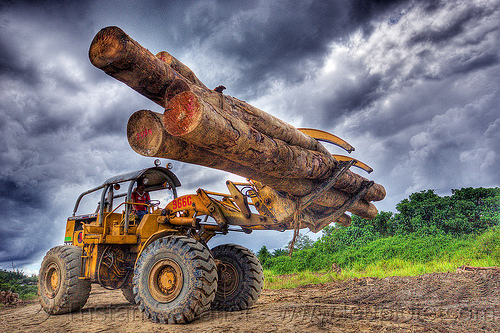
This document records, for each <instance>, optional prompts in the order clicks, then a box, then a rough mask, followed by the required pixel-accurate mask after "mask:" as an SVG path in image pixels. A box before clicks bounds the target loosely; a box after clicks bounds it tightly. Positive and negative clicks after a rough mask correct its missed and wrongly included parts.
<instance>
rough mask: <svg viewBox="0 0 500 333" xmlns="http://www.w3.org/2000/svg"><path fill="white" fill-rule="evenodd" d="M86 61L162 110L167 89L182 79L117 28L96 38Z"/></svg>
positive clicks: (104, 30)
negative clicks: (175, 80)
mask: <svg viewBox="0 0 500 333" xmlns="http://www.w3.org/2000/svg"><path fill="white" fill-rule="evenodd" d="M89 58H90V62H91V63H92V64H93V65H94V66H96V67H97V68H99V69H102V70H103V71H104V72H106V74H108V75H110V76H112V77H114V78H115V79H117V80H119V81H121V82H123V83H125V84H127V85H128V86H129V87H131V88H132V89H134V90H135V91H137V92H138V93H139V94H141V95H143V96H145V97H146V98H148V99H150V100H152V101H153V102H155V103H157V104H158V105H160V106H162V107H165V93H166V91H167V88H168V87H169V86H170V85H171V84H172V82H173V81H174V79H176V78H178V79H183V78H182V77H181V76H180V75H179V74H178V73H177V72H176V71H175V70H173V69H172V68H171V67H170V66H168V65H167V64H165V63H164V62H163V61H161V60H160V59H158V58H157V57H156V56H155V55H154V54H152V53H151V52H149V51H148V50H147V49H145V48H144V47H142V46H141V45H140V44H139V43H137V42H136V41H135V40H133V39H132V38H130V37H129V36H128V35H127V34H126V33H125V32H123V30H121V29H120V28H118V27H107V28H104V29H101V31H99V32H98V33H97V34H96V36H95V37H94V39H93V41H92V44H91V45H90V49H89Z"/></svg>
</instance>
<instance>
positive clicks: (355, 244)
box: [258, 187, 500, 273]
mask: <svg viewBox="0 0 500 333" xmlns="http://www.w3.org/2000/svg"><path fill="white" fill-rule="evenodd" d="M396 210H397V212H396V213H392V212H383V211H381V212H380V213H379V214H378V215H377V216H376V218H375V219H373V220H365V219H362V218H360V217H358V216H355V215H353V216H352V223H351V225H350V226H349V227H343V226H340V225H330V226H327V227H326V228H324V229H323V231H322V235H321V237H320V238H319V239H318V240H317V241H315V242H313V241H312V240H311V239H310V238H309V237H308V236H307V235H305V234H300V235H299V237H298V238H297V240H296V242H295V246H294V249H295V250H294V254H293V255H292V258H289V257H288V253H289V252H288V249H287V248H282V249H276V250H274V251H272V252H271V251H269V250H268V249H267V248H266V247H265V246H264V247H262V248H261V249H260V251H259V252H258V257H259V259H260V260H261V262H262V263H263V266H264V268H267V269H271V270H274V271H276V272H277V273H289V272H294V271H301V270H304V269H311V270H321V269H328V268H329V267H331V265H332V264H333V263H335V264H336V265H339V266H341V267H353V266H356V265H358V266H359V265H361V266H362V265H367V264H369V263H370V262H374V261H376V260H377V256H379V257H380V259H382V258H386V259H391V258H395V257H397V258H403V259H405V260H414V261H425V260H432V259H435V258H438V257H439V256H445V255H446V254H447V253H448V252H450V251H452V252H453V251H457V249H458V248H460V246H465V245H463V244H465V243H466V240H467V239H468V240H472V239H473V238H474V237H476V236H477V235H480V234H482V233H485V232H487V231H488V230H492V229H494V228H495V227H496V229H499V227H498V225H499V221H500V189H499V188H482V187H481V188H471V187H469V188H462V189H459V190H452V194H451V195H450V196H439V195H437V194H436V193H435V192H434V191H433V190H427V191H421V192H417V193H413V194H411V195H410V196H409V197H408V198H407V199H404V200H402V201H401V202H399V203H398V204H397V205H396ZM464 242H465V243H464ZM498 243H500V242H498ZM460 244H462V245H460Z"/></svg>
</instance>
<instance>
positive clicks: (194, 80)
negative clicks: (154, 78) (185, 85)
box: [156, 51, 209, 90]
mask: <svg viewBox="0 0 500 333" xmlns="http://www.w3.org/2000/svg"><path fill="white" fill-rule="evenodd" d="M156 57H157V58H158V59H160V60H161V61H163V62H164V63H166V64H167V65H169V66H170V67H172V69H173V70H174V71H176V72H177V73H179V74H180V75H182V76H183V77H184V78H185V79H187V80H188V81H189V83H191V84H194V85H196V86H198V87H200V88H202V89H206V90H209V89H208V88H207V87H206V86H205V85H204V84H203V82H201V81H200V79H198V77H197V76H196V75H195V74H194V72H193V71H192V70H191V69H190V68H189V67H188V66H186V65H184V64H183V63H182V62H181V61H180V60H179V59H177V58H175V57H174V56H173V55H171V54H170V53H168V52H167V51H161V52H158V53H157V54H156Z"/></svg>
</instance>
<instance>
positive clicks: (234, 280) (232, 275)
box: [216, 262, 240, 297]
mask: <svg viewBox="0 0 500 333" xmlns="http://www.w3.org/2000/svg"><path fill="white" fill-rule="evenodd" d="M217 274H218V275H219V280H218V284H217V292H216V293H217V294H219V295H220V296H222V297H227V296H229V295H231V294H232V293H234V292H235V290H236V288H237V287H238V283H239V280H240V279H239V276H238V271H237V270H236V268H235V267H234V266H233V265H232V264H230V263H228V262H221V263H220V264H219V265H218V266H217Z"/></svg>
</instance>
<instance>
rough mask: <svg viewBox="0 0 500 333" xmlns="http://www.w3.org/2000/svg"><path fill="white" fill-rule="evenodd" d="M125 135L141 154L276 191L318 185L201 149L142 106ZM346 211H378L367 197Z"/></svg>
mask: <svg viewBox="0 0 500 333" xmlns="http://www.w3.org/2000/svg"><path fill="white" fill-rule="evenodd" d="M127 137H128V141H129V144H130V146H131V147H132V149H134V151H136V152H137V153H139V154H141V155H144V156H149V157H161V158H168V159H173V160H177V161H181V162H185V163H191V164H196V165H201V166H206V167H209V168H214V169H218V170H224V171H227V172H231V173H234V174H237V175H240V176H242V177H245V178H250V179H254V180H257V181H259V182H261V183H263V184H265V185H269V186H270V187H272V188H274V189H275V190H277V191H283V192H286V193H289V194H290V195H293V196H297V197H301V196H304V195H306V194H308V193H310V192H311V191H312V190H314V189H315V188H316V187H317V186H318V185H319V183H318V182H316V181H312V180H305V179H287V178H281V177H272V176H269V175H268V174H264V173H262V172H259V171H256V170H254V169H252V168H249V167H247V166H244V165H241V164H239V163H237V162H234V161H231V160H229V159H227V158H226V157H223V156H220V155H217V154H215V153H213V152H210V151H207V150H205V149H201V148H200V147H198V146H196V145H193V144H191V143H188V142H186V141H184V140H182V139H180V138H179V137H174V136H172V135H171V134H169V133H168V132H167V131H166V129H165V125H164V119H163V115H161V114H159V113H156V112H152V111H149V110H141V111H137V112H135V113H134V114H132V116H131V117H130V119H129V122H128V125H127ZM349 199H350V197H349V195H347V194H346V193H344V192H341V191H339V190H336V189H330V190H329V191H328V192H326V193H325V194H324V195H322V196H321V197H320V198H318V200H317V201H316V204H318V205H320V206H323V207H328V208H333V209H335V208H339V207H340V206H341V205H342V204H344V202H345V201H346V200H349ZM349 211H350V212H351V213H353V214H356V215H358V216H360V217H363V218H366V219H371V218H374V217H375V216H376V215H377V209H376V208H375V206H374V205H373V204H371V203H369V202H367V201H366V200H358V201H357V202H355V203H353V205H352V206H351V207H350V208H349Z"/></svg>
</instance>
